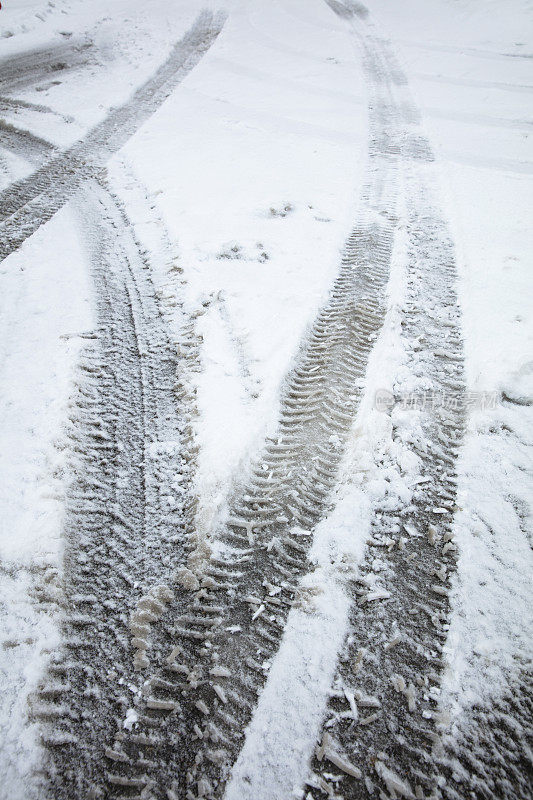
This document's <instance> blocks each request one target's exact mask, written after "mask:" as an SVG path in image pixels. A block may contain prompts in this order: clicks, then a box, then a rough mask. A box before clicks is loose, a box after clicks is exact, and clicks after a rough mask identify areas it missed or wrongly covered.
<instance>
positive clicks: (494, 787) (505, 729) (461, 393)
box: [305, 3, 532, 800]
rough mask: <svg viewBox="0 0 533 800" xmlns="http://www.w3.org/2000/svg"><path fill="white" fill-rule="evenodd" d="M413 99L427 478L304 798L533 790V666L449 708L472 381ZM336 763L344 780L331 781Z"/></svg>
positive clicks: (401, 514)
mask: <svg viewBox="0 0 533 800" xmlns="http://www.w3.org/2000/svg"><path fill="white" fill-rule="evenodd" d="M330 5H332V3H330ZM335 5H336V4H335ZM334 10H336V9H334ZM343 16H348V18H350V19H352V22H354V23H355V17H356V16H360V15H354V14H350V13H349V9H348V13H347V14H346V13H344V14H343ZM363 35H364V33H363ZM364 41H365V42H366V47H367V76H368V77H369V79H370V80H371V82H372V81H375V80H376V79H379V80H382V76H380V75H379V73H376V72H375V70H374V69H372V70H370V71H369V69H368V66H369V64H371V63H372V60H374V59H375V58H379V59H380V60H381V61H383V60H384V61H385V62H389V64H390V75H391V76H395V81H394V82H395V83H396V84H397V85H399V86H401V84H402V83H406V80H405V78H404V77H403V76H402V73H401V71H400V70H399V69H398V68H397V67H396V66H395V65H394V61H393V60H392V59H391V57H390V56H389V54H388V52H387V51H388V48H387V45H386V43H385V42H383V41H382V40H381V39H380V38H379V37H376V36H372V34H371V31H367V33H366V35H364ZM369 49H370V50H369ZM369 55H370V56H371V58H370V60H368V56H369ZM400 96H401V95H400ZM409 108H410V105H409V100H408V98H407V97H406V98H405V100H404V102H403V104H402V105H398V107H397V109H396V113H399V114H401V113H403V114H404V115H405V114H407V115H408V116H406V122H408V121H409V119H408V117H409V116H411V122H412V123H413V125H411V134H410V135H409V136H408V137H407V138H406V139H405V141H404V148H403V150H404V155H405V156H406V158H407V159H408V160H407V161H406V162H405V164H404V167H403V172H404V176H405V177H404V180H405V185H406V204H407V208H406V212H407V233H408V239H409V251H408V265H407V267H408V296H409V303H408V307H407V312H406V314H405V319H404V322H403V331H402V336H403V338H404V341H405V344H406V349H407V351H410V352H411V353H412V357H411V361H412V363H413V367H414V370H413V372H414V374H416V375H417V377H418V379H420V378H421V377H422V378H423V379H424V381H425V387H426V390H427V393H428V402H427V404H426V405H425V406H424V407H422V408H421V410H420V413H419V423H420V429H421V432H422V436H420V437H419V438H418V440H417V441H416V442H414V443H413V444H412V451H413V453H415V454H416V455H417V456H418V458H419V462H420V464H421V472H422V474H423V476H424V478H426V479H427V480H426V481H425V482H424V483H423V484H422V485H421V486H420V487H419V488H417V489H416V490H415V492H414V493H413V496H412V500H411V503H410V505H409V506H408V507H406V508H399V509H397V510H396V511H390V510H386V509H378V511H377V514H376V518H375V521H374V524H373V527H372V535H371V539H370V541H369V548H368V551H367V555H366V558H365V560H364V563H363V565H362V567H361V571H360V580H359V582H358V583H356V584H354V586H353V591H354V596H355V597H356V598H357V600H356V602H355V603H354V605H353V608H352V611H351V615H350V627H349V632H348V635H347V637H346V641H345V645H344V648H343V651H342V653H341V656H340V660H339V666H338V671H337V675H336V679H335V684H334V686H333V687H332V692H331V701H330V707H329V714H328V716H327V718H326V720H325V724H324V728H323V731H322V740H321V743H320V746H319V747H317V751H316V754H315V758H314V760H313V764H312V768H313V776H312V777H311V778H310V784H309V791H306V793H305V797H306V799H307V800H309V799H310V798H311V797H312V798H318V797H323V796H324V793H325V794H326V795H328V796H330V797H337V798H344V800H349V798H366V797H369V798H370V797H374V796H375V792H376V791H379V792H380V795H379V796H380V797H388V796H389V794H390V796H392V797H395V796H399V797H404V798H420V799H422V798H440V797H446V798H449V800H464V798H466V797H468V798H483V800H496V798H506V800H512V798H517V797H528V796H530V789H531V787H530V783H529V780H528V773H529V774H530V771H531V764H532V762H531V701H530V698H528V692H527V689H526V685H527V679H526V677H525V676H523V678H522V682H520V681H517V682H516V685H515V686H514V687H513V689H512V690H510V691H509V692H508V693H507V695H506V696H505V697H503V698H501V699H500V700H499V701H498V702H497V703H496V705H495V707H494V708H493V709H474V710H473V713H472V714H471V715H469V719H468V721H467V724H463V726H462V727H460V732H461V737H460V738H459V739H455V740H452V739H451V737H450V736H448V735H447V730H446V723H445V721H443V720H442V719H441V709H440V706H439V693H440V688H439V686H440V679H441V673H442V669H443V667H444V664H445V660H446V659H445V646H446V640H447V629H448V620H449V614H450V603H449V588H450V578H451V576H452V574H453V572H454V571H455V567H456V554H455V553H456V548H455V545H454V544H453V540H452V524H453V512H454V509H455V504H456V499H457V498H456V483H457V478H456V473H455V464H456V459H457V455H458V449H459V446H460V444H461V439H462V434H463V428H464V418H465V381H464V375H463V365H462V342H461V334H460V318H459V311H458V305H457V298H456V296H455V290H454V285H455V283H456V279H457V276H456V268H455V263H454V254H453V247H452V245H451V243H450V241H449V238H448V234H447V232H446V227H445V224H444V222H443V221H442V219H441V216H440V213H439V211H438V209H435V207H434V206H433V205H432V201H431V198H432V187H431V184H432V181H433V180H434V177H433V173H432V171H431V169H430V168H428V167H427V166H426V165H425V164H424V161H425V159H427V160H428V161H429V160H431V151H430V147H429V144H428V143H427V142H426V140H425V139H424V137H423V135H422V134H420V132H417V131H416V116H413V115H411V113H410V112H409ZM376 558H378V560H379V567H378V569H379V575H380V584H381V588H382V589H383V590H384V592H383V598H382V599H381V600H373V596H374V593H373V592H370V591H369V582H368V581H367V578H368V577H369V576H372V577H373V578H374V579H375V577H376V576H375V573H374V569H373V567H374V563H375V562H374V559H376ZM372 583H373V581H372ZM528 732H529V733H528ZM456 733H457V731H456ZM528 740H529V741H528ZM339 765H342V766H341V768H340V772H341V774H340V775H338V778H339V779H340V780H336V781H335V782H331V775H332V770H333V772H337V773H338V772H339V769H337V770H334V766H337V767H339ZM347 773H349V774H347ZM385 791H386V792H387V793H385Z"/></svg>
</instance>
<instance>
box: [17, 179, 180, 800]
mask: <svg viewBox="0 0 533 800" xmlns="http://www.w3.org/2000/svg"><path fill="white" fill-rule="evenodd" d="M74 202H75V204H76V205H77V206H78V208H79V212H80V217H82V218H83V220H84V226H85V233H86V237H87V244H88V246H89V248H90V252H91V254H92V266H93V276H94V282H95V287H96V290H97V292H96V307H97V330H96V331H95V333H94V335H93V336H94V338H93V339H92V340H91V344H90V345H88V346H87V348H86V349H85V351H84V353H83V359H82V364H81V367H80V380H79V384H78V387H77V391H76V394H75V396H74V398H73V401H72V415H71V428H70V439H71V451H72V459H71V464H70V468H71V472H72V474H73V482H72V485H71V486H70V489H69V491H68V496H67V508H66V524H65V530H64V536H65V541H66V545H65V556H64V569H65V574H64V578H63V582H62V584H63V585H62V597H61V604H62V606H63V622H62V645H61V648H60V651H59V652H58V653H57V654H56V656H55V658H54V659H53V661H52V664H51V666H50V668H49V672H48V675H47V678H46V681H45V682H44V684H43V686H42V687H41V690H40V692H39V694H38V696H37V697H36V698H35V701H34V704H33V709H32V713H33V717H34V718H35V719H38V720H39V721H40V722H41V726H42V730H43V733H42V738H43V743H44V745H45V746H46V747H47V750H48V757H47V759H46V763H45V776H44V779H43V791H44V792H46V794H47V796H48V795H50V796H53V797H54V800H56V799H57V798H72V797H99V796H101V795H102V792H103V791H104V787H105V782H106V778H105V776H106V766H107V763H106V758H105V755H104V751H105V748H104V742H105V741H107V740H109V739H110V738H111V737H112V736H113V735H114V733H115V732H117V731H120V730H121V727H122V721H123V720H124V718H125V716H126V711H127V708H129V707H132V706H133V703H134V701H135V693H133V694H132V691H131V689H130V687H133V686H135V687H136V686H137V685H138V684H139V674H138V670H139V669H140V668H141V669H146V667H147V666H148V665H149V661H150V657H151V656H152V653H153V652H157V649H158V648H160V647H162V646H163V643H164V642H166V641H168V626H169V625H170V620H171V617H172V612H173V613H176V607H175V603H176V598H175V593H174V592H173V590H172V589H171V588H170V587H171V586H172V584H173V580H174V579H173V575H174V571H175V569H176V567H177V566H179V565H180V564H182V563H183V561H184V558H185V551H184V542H185V537H186V534H188V533H190V530H191V525H192V517H193V514H194V508H195V505H194V500H193V499H192V493H191V488H190V483H191V479H192V471H193V464H194V461H193V446H192V434H191V430H190V424H189V423H190V419H189V414H188V411H187V397H188V390H187V388H186V385H185V384H184V383H183V380H182V378H179V377H178V356H177V353H176V350H175V347H172V346H171V344H170V341H169V339H168V337H167V334H166V330H165V326H164V324H163V322H162V319H161V317H160V313H159V310H158V307H157V303H156V300H155V297H154V290H153V286H152V285H151V281H150V277H149V267H148V265H147V264H146V263H144V262H143V260H142V257H141V256H140V254H139V250H140V249H139V246H138V245H137V243H136V242H135V240H134V238H133V236H132V233H131V230H130V226H129V223H128V220H127V218H126V217H125V214H124V212H123V210H122V208H121V206H120V204H119V203H118V201H117V200H116V199H115V198H114V197H113V196H112V195H111V193H110V192H109V190H108V189H107V187H106V186H105V184H104V183H100V184H98V183H96V182H89V183H88V184H87V186H86V188H85V189H84V190H82V191H81V192H80V193H79V195H78V196H77V197H76V198H75V201H74ZM185 333H186V343H187V344H188V345H189V346H190V347H192V349H191V355H190V359H192V362H191V366H192V367H193V368H194V365H195V343H194V338H193V337H192V335H191V331H188V332H185ZM89 338H90V339H91V335H89ZM190 359H189V360H190ZM185 363H186V361H185V359H183V360H182V362H181V365H180V374H181V375H182V377H183V370H184V365H185ZM178 477H179V487H180V488H179V497H180V498H181V499H180V500H178V501H177V502H176V501H175V498H176V495H177V494H178V492H177V491H176V482H175V480H176V478H178ZM36 597H37V599H38V600H39V601H40V602H41V603H46V602H49V601H50V600H51V599H52V598H50V597H49V596H48V591H47V586H46V583H45V584H43V585H41V586H40V587H37V589H36ZM177 602H178V606H179V598H178V601H177ZM169 605H171V608H169Z"/></svg>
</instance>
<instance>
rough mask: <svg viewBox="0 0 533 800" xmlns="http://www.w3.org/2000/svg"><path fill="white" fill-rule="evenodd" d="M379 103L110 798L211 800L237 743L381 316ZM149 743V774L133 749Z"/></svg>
mask: <svg viewBox="0 0 533 800" xmlns="http://www.w3.org/2000/svg"><path fill="white" fill-rule="evenodd" d="M389 96H390V85H389V83H388V82H387V81H383V82H378V83H377V84H376V86H375V92H374V97H373V101H372V103H371V114H370V116H371V120H370V122H371V138H370V149H369V166H368V170H367V180H366V185H365V187H364V190H363V196H362V209H361V213H360V216H359V219H358V220H357V223H356V225H355V226H354V228H353V230H352V233H351V234H350V236H349V238H348V242H347V244H346V248H345V253H344V257H343V259H342V264H341V268H340V272H339V275H338V278H337V280H336V281H335V284H334V286H333V288H332V291H331V294H330V298H329V300H328V302H327V303H326V304H325V306H324V307H323V309H322V310H321V311H320V313H319V314H318V316H317V319H316V320H315V323H314V325H313V327H312V329H311V331H310V333H309V335H308V336H307V337H306V339H305V341H304V342H303V344H302V346H301V349H300V351H299V353H298V354H297V357H296V359H295V365H294V367H293V369H292V370H291V372H290V373H289V375H288V377H287V379H286V382H285V386H284V388H283V392H282V400H281V412H280V418H279V423H278V429H277V431H276V433H275V434H274V435H273V436H272V437H271V438H270V439H268V440H267V442H266V443H265V447H264V449H263V452H262V453H261V454H260V456H259V457H258V459H257V461H256V463H255V466H254V467H253V468H252V470H251V474H250V475H249V477H248V479H247V480H246V481H245V482H244V484H243V485H242V486H241V487H240V488H239V489H237V490H236V491H235V493H234V495H233V497H232V498H231V500H230V503H229V517H228V520H227V523H226V524H225V525H224V526H223V528H222V529H221V530H220V531H219V536H218V539H217V540H216V542H214V543H213V545H212V549H211V547H210V545H209V544H208V543H207V542H204V541H201V540H199V539H198V537H197V536H196V534H193V535H192V536H191V537H190V546H191V553H190V556H189V562H188V569H186V570H182V572H181V574H180V580H181V582H182V584H183V585H184V586H185V587H186V588H187V589H189V590H191V592H192V594H191V600H190V603H189V606H188V609H187V612H186V613H184V614H183V615H182V616H181V618H178V620H177V621H176V625H175V629H174V642H173V645H174V646H173V647H172V648H171V649H169V651H168V652H167V653H166V661H165V662H164V663H163V664H162V668H161V670H160V672H159V673H158V674H157V675H154V678H153V679H152V680H151V681H150V682H149V685H148V688H147V692H148V694H149V700H146V699H145V700H144V701H143V703H142V705H141V708H142V712H141V713H140V719H139V724H138V726H137V727H136V729H135V731H134V735H132V736H128V735H124V736H122V737H121V739H120V741H119V742H116V741H115V743H114V744H113V748H114V751H115V752H118V753H120V758H119V757H117V760H116V763H115V764H114V765H113V772H112V775H111V776H110V780H112V782H113V785H114V787H115V792H114V793H113V794H112V796H113V797H117V798H118V797H129V796H130V795H131V793H132V792H135V791H136V792H137V793H138V794H137V795H136V796H140V792H141V791H146V792H151V794H152V795H153V796H154V797H165V796H166V797H168V798H170V800H175V798H180V800H181V798H187V800H189V799H190V798H196V797H206V798H215V797H220V796H221V794H222V793H223V790H224V785H225V781H226V779H227V777H228V775H229V771H230V768H231V766H232V764H233V762H234V760H235V758H236V756H237V754H238V752H239V750H240V748H241V745H242V737H243V731H244V728H245V727H246V725H247V723H248V722H249V720H250V717H251V714H252V711H253V707H254V705H255V702H256V698H257V695H258V693H259V692H260V691H261V689H262V687H263V685H264V682H265V680H266V677H267V674H268V668H269V662H270V660H271V658H272V656H273V655H274V654H275V653H276V651H277V649H278V646H279V643H280V640H281V637H282V634H283V630H284V627H285V623H286V619H287V615H288V612H289V609H290V607H291V605H292V603H293V601H294V597H295V595H294V593H295V590H296V587H297V584H298V581H299V578H300V576H301V575H302V573H303V572H304V571H306V570H307V569H308V563H307V560H306V556H307V552H308V549H309V546H310V543H311V531H312V529H313V527H314V525H315V524H316V523H317V521H318V520H319V519H320V517H321V515H322V514H323V513H324V511H325V510H326V508H327V507H328V494H329V491H330V489H331V488H332V487H333V486H334V483H335V478H336V472H337V467H338V464H339V461H340V458H341V455H342V449H343V443H344V441H345V438H346V436H347V433H348V430H349V428H350V425H351V423H352V421H353V418H354V415H355V412H356V410H357V407H358V404H359V401H360V397H361V386H362V382H363V377H364V374H365V369H366V364H367V360H368V356H369V353H370V351H371V348H372V343H373V340H374V338H375V336H376V335H377V333H378V331H379V329H380V326H381V324H382V321H383V316H384V304H383V300H384V290H385V286H386V283H387V280H388V275H389V266H390V258H391V252H392V245H393V238H394V231H395V226H396V224H397V213H396V203H397V172H398V161H399V154H400V150H401V137H402V136H403V128H402V127H401V125H400V124H399V120H398V118H397V117H396V116H395V115H393V114H391V113H390V108H389V105H388V100H389ZM165 725H166V730H169V731H172V732H173V734H174V736H173V737H170V738H169V739H168V740H167V739H166V738H165V737H164V736H162V735H161V734H160V731H161V730H165V727H164V726H165ZM165 736H167V734H166V733H165ZM151 747H153V752H154V759H153V763H152V765H149V766H147V765H146V763H145V760H144V758H143V753H144V751H145V750H146V748H151ZM165 793H166V795H165Z"/></svg>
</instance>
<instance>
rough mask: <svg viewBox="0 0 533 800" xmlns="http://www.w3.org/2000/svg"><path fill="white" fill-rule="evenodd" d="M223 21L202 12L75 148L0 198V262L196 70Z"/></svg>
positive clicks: (99, 169) (96, 171) (44, 220)
mask: <svg viewBox="0 0 533 800" xmlns="http://www.w3.org/2000/svg"><path fill="white" fill-rule="evenodd" d="M223 23H224V17H223V15H221V14H212V13H211V12H208V11H204V12H202V13H201V14H200V15H199V17H198V18H197V20H196V22H195V23H194V25H193V26H192V28H191V29H190V30H189V32H188V33H186V34H185V36H184V37H183V39H181V40H180V41H179V42H178V43H177V44H176V45H175V46H174V48H173V49H172V51H171V53H170V55H169V57H168V58H167V60H166V61H165V62H164V64H162V65H161V67H159V69H158V70H157V72H156V73H155V75H153V76H152V78H150V79H149V80H148V81H146V82H145V83H144V84H143V85H142V86H141V87H140V88H139V89H137V90H136V91H135V92H134V94H133V96H132V97H131V99H130V100H128V101H127V102H126V103H125V104H124V105H122V106H120V107H119V108H117V109H114V110H112V111H110V112H109V114H108V115H107V116H106V118H105V119H104V120H103V121H102V122H101V123H99V124H98V125H96V126H95V127H94V128H93V129H92V130H91V131H89V133H88V134H87V135H86V136H85V137H84V138H83V139H81V140H80V141H79V142H77V143H76V144H74V145H72V147H69V148H68V149H67V150H65V151H64V152H63V153H61V154H60V155H58V156H57V157H56V158H53V159H52V160H51V161H50V162H49V163H47V164H46V165H44V166H42V167H41V168H40V169H38V170H37V171H36V172H35V173H34V174H33V175H31V176H29V177H28V178H25V179H23V180H20V181H17V182H16V183H14V184H12V186H11V187H9V189H6V191H4V192H2V193H1V194H0V260H3V259H4V258H7V256H8V255H9V254H10V253H12V252H13V251H14V250H16V249H17V248H18V247H20V245H21V244H22V243H23V242H24V241H25V240H26V239H27V238H28V237H29V236H31V234H32V233H34V232H35V231H36V230H37V229H38V228H39V227H40V226H41V225H43V224H44V223H45V222H47V221H48V220H49V219H51V217H52V216H53V215H54V214H55V213H56V212H57V211H58V210H59V209H60V208H61V206H62V205H63V204H64V203H65V202H66V201H67V200H68V199H69V197H71V196H72V195H73V194H74V192H75V191H76V190H77V188H78V187H79V186H81V184H82V183H83V182H84V181H86V180H88V179H90V178H95V177H98V174H99V173H100V171H101V170H102V168H103V166H104V165H105V163H106V161H107V160H108V159H109V158H110V157H111V156H112V155H113V153H115V152H117V150H119V149H120V148H121V147H122V146H123V145H124V144H125V142H126V141H127V140H128V139H129V138H130V137H131V136H132V135H133V134H134V133H135V131H136V130H137V129H138V128H139V126H140V125H141V124H142V123H143V122H145V121H146V120H147V119H148V118H149V117H150V116H151V115H152V114H153V113H154V111H155V110H156V109H157V108H158V107H159V106H160V105H161V103H162V102H163V101H164V100H165V99H166V98H167V97H168V95H169V94H170V93H171V91H172V90H173V89H174V87H175V86H176V85H177V84H178V83H180V82H181V81H182V80H183V79H184V78H185V76H186V75H187V74H188V73H189V72H190V71H191V70H192V69H193V68H194V67H195V66H196V64H197V63H198V62H199V61H200V59H201V58H202V56H203V55H204V54H205V53H206V52H207V50H208V49H209V48H210V46H211V45H212V44H213V42H214V41H215V39H216V37H217V36H218V34H219V33H220V31H221V29H222V25H223Z"/></svg>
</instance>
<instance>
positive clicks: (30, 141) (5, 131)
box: [0, 120, 57, 166]
mask: <svg viewBox="0 0 533 800" xmlns="http://www.w3.org/2000/svg"><path fill="white" fill-rule="evenodd" d="M0 147H3V148H4V149H6V150H10V151H11V152H12V153H14V154H15V155H17V156H22V158H25V159H27V161H29V162H30V163H32V164H38V165H39V166H40V165H41V164H42V163H43V162H44V161H46V160H47V158H51V157H52V156H53V155H54V154H55V153H56V152H57V150H56V148H55V147H54V145H52V144H50V142H47V141H46V140H45V139H41V137H40V136H35V134H33V133H30V131H26V130H22V129H21V128H16V127H14V126H13V125H9V123H7V122H4V121H3V120H0Z"/></svg>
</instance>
